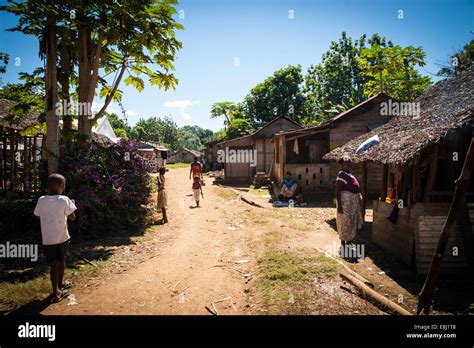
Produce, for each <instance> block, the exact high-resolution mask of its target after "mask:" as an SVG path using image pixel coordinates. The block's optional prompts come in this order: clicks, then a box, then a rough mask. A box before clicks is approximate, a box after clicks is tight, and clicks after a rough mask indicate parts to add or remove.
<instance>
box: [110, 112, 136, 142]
mask: <svg viewBox="0 0 474 348" xmlns="http://www.w3.org/2000/svg"><path fill="white" fill-rule="evenodd" d="M107 118H108V120H109V122H110V125H111V126H112V128H113V130H114V133H115V135H116V136H117V137H119V138H124V139H127V138H128V133H130V131H131V128H130V126H129V125H128V124H127V123H126V122H125V121H124V120H123V119H122V118H120V116H119V115H117V114H116V113H111V114H107Z"/></svg>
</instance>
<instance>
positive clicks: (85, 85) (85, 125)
mask: <svg viewBox="0 0 474 348" xmlns="http://www.w3.org/2000/svg"><path fill="white" fill-rule="evenodd" d="M89 38H90V31H89V30H87V29H85V28H81V29H79V88H78V89H79V91H78V94H79V103H80V105H91V104H92V101H89V88H92V86H90V85H89V84H90V82H91V81H90V76H91V73H90V65H89V45H88V44H89ZM94 88H95V86H94ZM84 103H86V104H84ZM89 103H90V104H89ZM81 109H82V111H83V113H82V114H80V115H78V129H79V133H80V134H83V135H85V136H86V137H87V138H90V135H91V133H92V125H91V121H90V119H91V118H92V114H90V112H89V111H90V108H89V107H86V108H81ZM84 111H85V112H84Z"/></svg>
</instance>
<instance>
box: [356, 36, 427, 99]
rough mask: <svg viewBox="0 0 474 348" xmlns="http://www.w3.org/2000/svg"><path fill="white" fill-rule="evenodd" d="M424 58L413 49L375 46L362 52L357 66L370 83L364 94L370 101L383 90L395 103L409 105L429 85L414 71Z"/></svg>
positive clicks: (419, 52) (422, 64)
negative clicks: (399, 102)
mask: <svg viewBox="0 0 474 348" xmlns="http://www.w3.org/2000/svg"><path fill="white" fill-rule="evenodd" d="M425 55H426V53H425V52H424V51H423V49H422V48H421V47H413V46H407V47H401V46H399V45H395V46H386V47H384V46H381V45H379V44H378V43H375V44H372V46H371V47H370V48H365V49H363V50H362V53H361V56H360V58H359V59H358V62H359V64H360V66H361V68H362V70H363V72H362V74H363V75H364V76H366V77H368V79H369V81H368V82H367V83H366V85H365V88H364V94H365V95H366V96H367V97H371V96H374V95H376V94H377V93H380V92H381V91H382V90H383V91H384V92H385V93H387V94H388V95H389V96H391V97H393V98H395V99H398V100H401V101H412V100H413V99H415V98H416V97H418V96H419V95H420V94H421V93H422V92H423V91H424V90H425V89H426V88H428V87H429V86H430V84H431V79H430V78H429V77H428V76H422V75H421V74H420V73H419V72H418V71H417V70H416V66H420V67H422V66H424V65H425Z"/></svg>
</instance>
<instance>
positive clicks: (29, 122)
mask: <svg viewBox="0 0 474 348" xmlns="http://www.w3.org/2000/svg"><path fill="white" fill-rule="evenodd" d="M16 105H17V103H16V102H14V101H12V100H8V99H0V126H3V127H5V128H11V129H15V130H24V129H26V128H28V127H31V126H34V125H35V124H37V123H38V117H39V113H38V112H36V111H34V110H30V111H27V112H26V114H25V115H23V116H22V117H21V118H18V119H16V118H14V116H13V115H12V113H11V108H13V107H14V106H16Z"/></svg>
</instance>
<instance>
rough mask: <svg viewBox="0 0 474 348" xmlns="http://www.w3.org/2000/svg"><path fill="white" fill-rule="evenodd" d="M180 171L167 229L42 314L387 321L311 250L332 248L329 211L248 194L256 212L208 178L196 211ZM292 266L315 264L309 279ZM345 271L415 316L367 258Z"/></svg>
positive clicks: (83, 280)
mask: <svg viewBox="0 0 474 348" xmlns="http://www.w3.org/2000/svg"><path fill="white" fill-rule="evenodd" d="M188 173H189V172H188V169H187V168H179V169H170V171H169V172H168V173H167V174H166V176H167V192H168V204H169V206H168V211H169V213H168V215H169V221H170V222H169V224H166V225H155V226H153V227H152V228H151V229H150V231H149V232H148V233H147V234H146V235H145V236H144V237H142V238H141V239H140V240H139V241H138V242H137V243H136V244H134V245H131V246H130V245H128V246H122V247H118V248H115V249H114V250H113V256H112V257H111V258H110V259H109V260H108V261H107V262H106V264H105V265H104V266H103V267H102V268H101V269H100V270H99V271H98V272H97V273H98V275H97V276H93V277H85V276H82V277H81V276H78V277H77V278H75V279H74V286H73V288H72V289H71V294H72V296H70V298H69V299H65V300H63V301H62V302H61V303H59V304H55V305H50V306H49V307H48V308H46V309H45V310H43V311H42V312H41V313H42V314H104V315H108V314H211V313H210V312H216V311H217V313H218V314H264V313H269V314H277V313H280V314H385V313H384V312H382V311H381V310H380V309H378V308H376V307H375V306H373V305H371V304H370V303H369V302H367V301H366V300H364V299H363V298H361V296H359V294H358V292H357V291H356V290H355V289H354V288H353V287H352V286H350V284H347V283H344V282H343V281H342V280H341V279H340V278H339V277H337V272H336V273H334V272H333V270H331V269H333V268H334V265H333V264H331V262H328V261H327V259H326V258H325V257H324V256H323V255H322V254H319V253H318V252H317V251H316V248H319V249H327V248H328V246H331V245H337V243H338V238H337V234H336V232H335V231H334V229H333V227H331V224H333V223H334V217H335V209H334V208H333V207H330V206H319V207H309V208H295V209H288V208H279V209H276V208H271V207H270V206H269V204H268V203H266V202H267V201H268V197H266V196H264V195H261V194H259V192H256V191H251V192H247V193H246V196H248V197H251V198H252V199H254V200H256V201H259V202H261V203H262V204H265V205H266V207H265V208H258V207H254V206H250V205H248V204H246V203H244V202H243V201H241V200H240V199H239V197H238V195H236V194H235V193H234V192H233V191H231V190H229V189H226V188H222V187H218V186H215V185H212V184H211V181H212V180H211V179H210V178H207V180H206V181H207V185H206V186H205V187H204V200H202V201H201V205H202V207H201V208H191V206H194V202H193V201H192V196H191V192H192V191H191V182H190V180H189V178H188V175H189V174H188ZM155 195H156V194H155ZM368 218H370V217H368ZM333 243H334V244H333ZM317 255H320V256H321V257H322V258H323V259H314V258H315V257H316V256H317ZM329 261H330V260H329ZM299 263H305V264H307V265H309V266H308V268H311V267H313V266H314V267H313V271H312V273H311V272H310V273H307V271H306V269H304V267H300V266H299ZM273 264H274V265H275V266H274V268H273V269H272V268H271V267H272V266H271V265H273ZM269 265H270V266H269ZM281 265H284V267H280V266H281ZM288 265H289V266H288ZM286 266H288V267H286ZM350 266H351V267H354V268H355V269H357V271H358V272H360V273H361V274H363V275H364V276H366V277H367V278H368V279H370V280H371V281H372V282H373V283H374V284H375V286H376V290H378V291H380V292H381V293H383V294H385V295H387V296H388V297H389V298H390V299H392V300H393V301H396V302H399V303H400V301H399V296H400V295H402V298H403V302H402V303H400V304H401V305H402V306H404V307H405V308H407V309H408V310H409V311H412V312H413V311H414V309H415V306H416V302H415V300H414V297H413V295H411V294H410V292H409V291H407V290H406V289H404V288H403V287H401V286H400V285H399V284H397V283H396V282H395V281H394V280H392V279H391V278H390V277H389V276H388V275H387V273H382V272H384V271H383V270H382V269H381V268H380V267H379V266H378V265H376V264H375V263H374V262H372V260H371V259H370V258H365V259H364V260H363V261H362V262H361V263H359V264H357V265H355V266H354V265H350ZM305 267H306V266H305ZM280 268H282V269H283V270H281V271H280ZM325 268H327V270H324V269H325ZM336 268H337V265H336ZM331 272H332V273H331ZM219 300H223V301H219ZM206 307H207V308H206Z"/></svg>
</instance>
